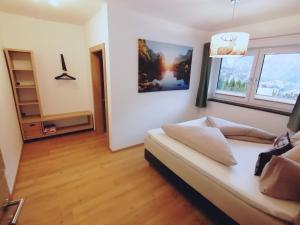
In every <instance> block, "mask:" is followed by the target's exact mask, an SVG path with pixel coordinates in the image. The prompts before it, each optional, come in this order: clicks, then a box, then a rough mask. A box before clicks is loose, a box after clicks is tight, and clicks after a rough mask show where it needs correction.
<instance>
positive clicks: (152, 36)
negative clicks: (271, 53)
mask: <svg viewBox="0 0 300 225" xmlns="http://www.w3.org/2000/svg"><path fill="white" fill-rule="evenodd" d="M108 19H109V20H108V26H109V47H110V59H111V62H110V63H111V65H110V66H111V67H110V75H111V87H112V89H111V93H110V94H111V114H110V116H111V124H110V129H111V143H110V144H111V148H112V150H117V149H120V148H124V147H127V146H130V145H134V144H138V143H142V142H143V138H144V136H145V134H146V131H147V130H149V129H152V128H157V127H160V126H161V125H162V124H165V123H174V122H179V121H184V120H187V119H191V118H194V117H195V116H196V115H197V109H196V107H195V106H194V104H195V99H196V91H197V87H198V82H199V78H200V66H201V58H202V47H203V43H204V42H205V41H206V40H207V39H208V37H209V35H208V33H206V32H201V31H198V30H195V29H191V28H187V27H184V26H181V25H177V24H174V23H171V22H167V21H165V20H161V19H157V18H153V17H149V16H146V15H143V14H140V13H137V12H133V11H129V10H125V9H124V8H118V7H117V6H112V5H109V7H108ZM138 38H145V39H149V40H155V41H161V42H167V43H174V44H179V45H185V46H191V47H193V50H194V51H193V62H192V71H191V80H190V89H189V90H181V91H166V92H152V93H140V94H139V93H138Z"/></svg>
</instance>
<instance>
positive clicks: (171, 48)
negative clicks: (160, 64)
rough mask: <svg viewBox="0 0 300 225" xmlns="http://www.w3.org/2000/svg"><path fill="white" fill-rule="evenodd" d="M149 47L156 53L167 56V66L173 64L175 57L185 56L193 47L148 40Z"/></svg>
mask: <svg viewBox="0 0 300 225" xmlns="http://www.w3.org/2000/svg"><path fill="white" fill-rule="evenodd" d="M146 42H147V45H148V47H149V48H151V49H152V50H153V51H154V52H155V53H158V52H161V53H163V54H164V56H165V60H166V63H167V64H172V63H173V61H174V59H175V57H177V56H178V55H185V54H186V53H187V51H188V50H192V49H193V48H192V47H187V46H181V45H175V44H168V43H163V42H157V41H148V40H146Z"/></svg>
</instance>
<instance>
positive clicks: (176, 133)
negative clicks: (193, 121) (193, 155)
mask: <svg viewBox="0 0 300 225" xmlns="http://www.w3.org/2000/svg"><path fill="white" fill-rule="evenodd" d="M162 129H163V130H164V132H165V133H166V134H167V135H168V136H169V137H171V138H173V139H175V140H177V141H179V142H181V143H183V144H185V145H187V146H188V147H190V148H192V149H194V150H196V151H198V152H200V153H202V154H204V155H206V156H207V157H209V158H211V159H213V160H216V161H218V162H220V163H222V164H224V165H227V166H231V165H235V164H237V162H236V160H235V158H234V156H233V154H232V152H231V150H230V146H229V143H228V142H227V140H226V138H225V137H224V135H223V134H222V133H221V131H220V130H219V129H218V128H212V127H198V126H184V125H177V124H170V125H164V126H162Z"/></svg>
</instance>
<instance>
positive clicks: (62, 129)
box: [44, 124, 93, 136]
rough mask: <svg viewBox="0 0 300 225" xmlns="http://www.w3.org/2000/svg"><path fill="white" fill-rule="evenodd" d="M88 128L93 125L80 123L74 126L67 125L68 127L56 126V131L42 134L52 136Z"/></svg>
mask: <svg viewBox="0 0 300 225" xmlns="http://www.w3.org/2000/svg"><path fill="white" fill-rule="evenodd" d="M88 129H93V125H92V124H81V125H74V126H68V127H57V128H56V133H53V134H44V135H45V136H54V135H60V134H66V133H71V132H76V131H82V130H88Z"/></svg>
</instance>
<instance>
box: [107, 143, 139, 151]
mask: <svg viewBox="0 0 300 225" xmlns="http://www.w3.org/2000/svg"><path fill="white" fill-rule="evenodd" d="M143 145H144V143H140V144H136V145H130V146H128V147H125V148H119V149H116V150H112V149H111V148H110V147H109V149H110V150H111V151H112V152H118V151H123V150H128V149H131V148H136V147H142V146H143Z"/></svg>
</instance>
